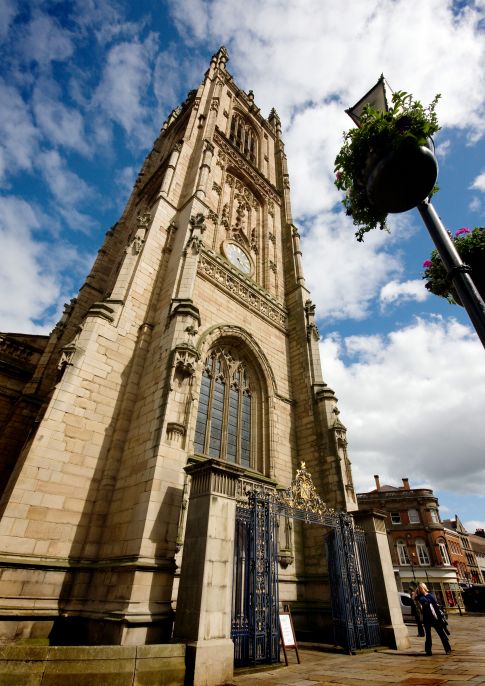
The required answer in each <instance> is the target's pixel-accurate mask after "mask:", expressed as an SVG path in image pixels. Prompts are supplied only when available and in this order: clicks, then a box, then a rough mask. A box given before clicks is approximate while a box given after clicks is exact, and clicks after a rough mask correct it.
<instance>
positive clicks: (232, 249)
mask: <svg viewBox="0 0 485 686" xmlns="http://www.w3.org/2000/svg"><path fill="white" fill-rule="evenodd" d="M224 253H225V255H226V257H227V259H228V260H229V262H231V264H233V265H234V266H235V267H237V269H239V270H240V271H241V272H243V274H250V273H251V270H252V265H251V260H250V258H249V256H248V255H247V254H246V252H245V251H244V250H243V249H242V248H241V246H240V245H238V244H237V243H226V244H225V246H224Z"/></svg>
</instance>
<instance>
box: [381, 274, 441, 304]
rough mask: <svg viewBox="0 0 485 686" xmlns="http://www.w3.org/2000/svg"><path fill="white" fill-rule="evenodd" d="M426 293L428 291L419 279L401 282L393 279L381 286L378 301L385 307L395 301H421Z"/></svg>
mask: <svg viewBox="0 0 485 686" xmlns="http://www.w3.org/2000/svg"><path fill="white" fill-rule="evenodd" d="M428 295H429V292H428V291H427V290H426V288H425V286H424V281H422V280H421V279H412V280H411V281H402V282H399V281H395V280H393V281H389V283H386V285H385V286H383V287H382V288H381V293H380V301H381V306H383V307H385V306H386V305H389V304H390V303H394V302H396V301H406V300H415V301H416V302H423V301H424V300H426V298H427V297H428Z"/></svg>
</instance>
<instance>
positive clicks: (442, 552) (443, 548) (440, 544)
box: [437, 538, 450, 565]
mask: <svg viewBox="0 0 485 686" xmlns="http://www.w3.org/2000/svg"><path fill="white" fill-rule="evenodd" d="M437 543H438V547H439V549H440V555H441V559H442V561H443V564H444V565H449V564H450V557H449V555H448V550H447V548H446V543H445V539H444V538H438V541H437Z"/></svg>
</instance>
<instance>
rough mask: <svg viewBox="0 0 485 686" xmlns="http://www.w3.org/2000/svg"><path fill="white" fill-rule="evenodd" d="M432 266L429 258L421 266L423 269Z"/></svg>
mask: <svg viewBox="0 0 485 686" xmlns="http://www.w3.org/2000/svg"><path fill="white" fill-rule="evenodd" d="M432 266H433V263H432V262H431V260H425V261H424V262H423V267H424V268H425V269H427V268H428V267H432Z"/></svg>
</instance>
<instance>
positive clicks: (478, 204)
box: [468, 195, 483, 214]
mask: <svg viewBox="0 0 485 686" xmlns="http://www.w3.org/2000/svg"><path fill="white" fill-rule="evenodd" d="M482 206H483V203H482V200H481V198H479V197H477V196H476V195H475V196H474V197H473V198H472V199H471V200H470V202H469V203H468V209H469V210H470V212H475V213H476V214H481V212H482Z"/></svg>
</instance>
